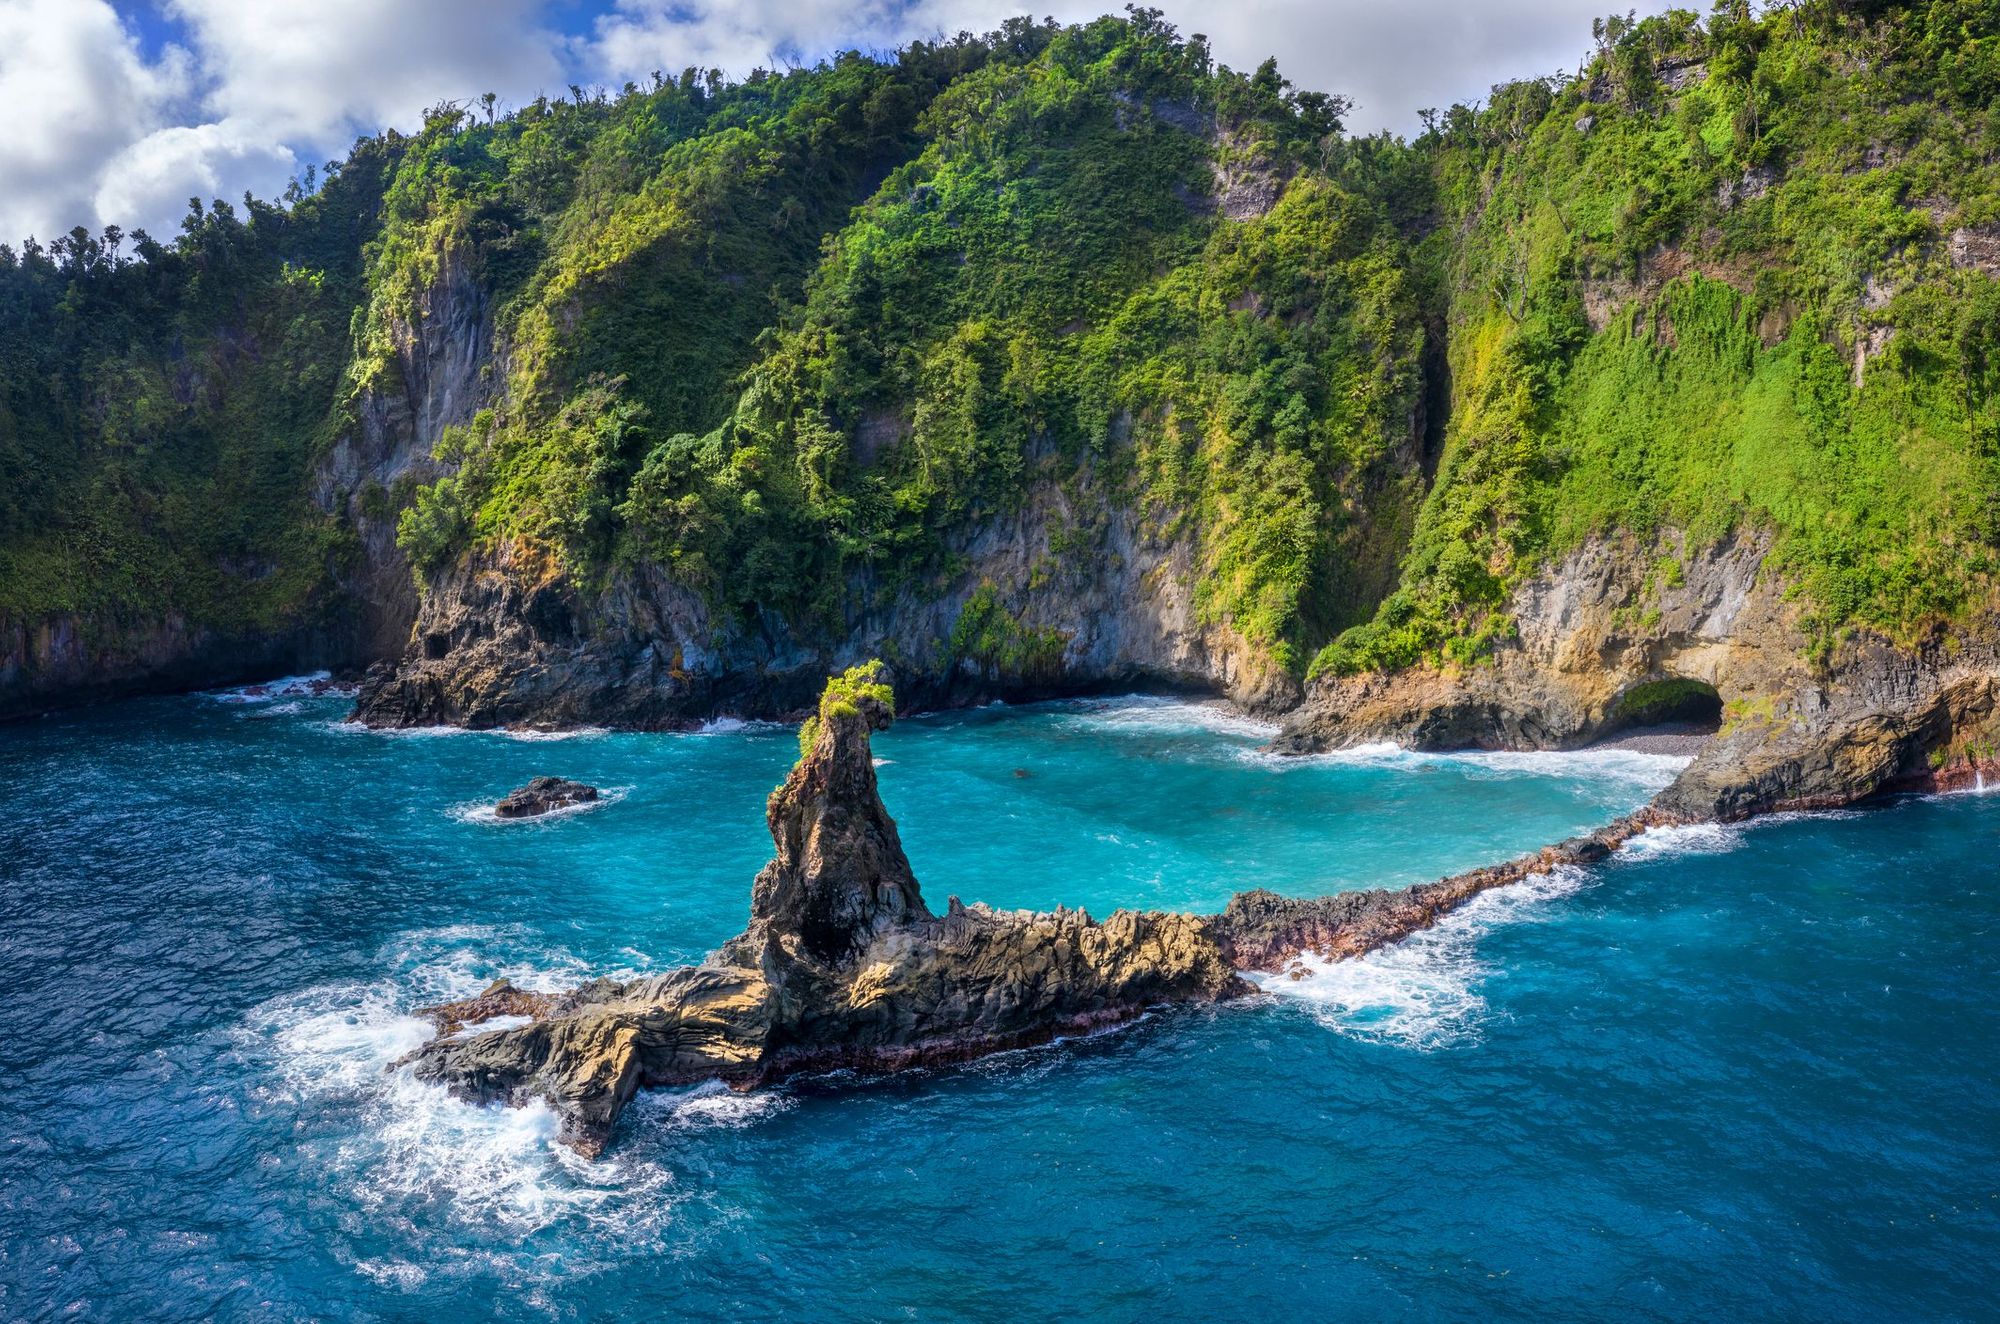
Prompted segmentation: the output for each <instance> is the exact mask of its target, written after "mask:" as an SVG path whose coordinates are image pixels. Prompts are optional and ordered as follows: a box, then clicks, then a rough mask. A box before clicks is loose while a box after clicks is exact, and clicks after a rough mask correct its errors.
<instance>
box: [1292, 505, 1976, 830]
mask: <svg viewBox="0 0 2000 1324" xmlns="http://www.w3.org/2000/svg"><path fill="white" fill-rule="evenodd" d="M1765 550H1766V549H1765V546H1764V544H1762V543H1761V542H1759V541H1756V540H1753V539H1737V540H1733V541H1726V542H1724V543H1722V544H1719V545H1717V546H1715V547H1711V548H1708V549H1705V550H1699V551H1695V552H1687V551H1685V550H1684V549H1683V548H1681V547H1680V546H1678V545H1672V546H1670V547H1669V548H1667V549H1666V551H1667V554H1668V556H1670V557H1671V558H1672V561H1673V564H1674V566H1675V572H1674V573H1673V574H1671V575H1666V576H1663V575H1662V574H1661V572H1660V568H1659V567H1660V564H1661V560H1662V558H1661V556H1660V551H1661V549H1659V548H1642V547H1639V546H1637V545H1635V544H1632V543H1630V542H1627V543H1624V544H1610V543H1598V544H1593V545H1591V546H1589V547H1586V548H1585V549H1584V550H1582V551H1580V552H1578V553H1576V554H1575V555H1573V556H1572V557H1570V558H1569V559H1568V560H1567V561H1566V562H1564V563H1563V564H1561V565H1559V566H1556V567H1554V568H1553V569H1551V570H1550V571H1549V572H1547V573H1546V574H1544V575H1543V576H1541V577H1539V578H1537V579H1536V580H1534V581H1532V582H1530V583H1528V584H1527V585H1525V586H1524V587H1523V588H1522V589H1521V590H1520V591H1519V593H1517V595H1516V597H1515V600H1514V602H1513V603H1512V604H1511V607H1512V611H1513V614H1514V617H1515V619H1516V621H1517V623H1518V626H1519V634H1518V638H1516V639H1514V640H1512V641H1509V642H1507V643H1504V644H1502V645H1501V646H1500V647H1499V648H1497V649H1496V651H1495V656H1494V658H1493V661H1492V662H1491V664H1490V665H1480V666H1476V667H1471V668H1467V669H1463V670H1437V669H1432V668H1413V669H1411V670H1408V671H1405V672H1401V673H1398V674H1395V675H1390V676H1379V675H1370V676H1351V677H1338V678H1325V679H1322V680H1320V681H1316V682H1315V683H1314V684H1313V685H1312V686H1311V687H1310V689H1309V692H1308V694H1307V697H1306V700H1305V702H1304V703H1303V704H1302V705H1301V706H1300V708H1299V709H1298V710H1297V711H1295V712H1294V713H1292V714H1290V715H1289V716H1288V717H1287V719H1286V722H1285V730H1284V733H1283V735H1282V736H1281V737H1280V738H1279V746H1280V748H1283V749H1286V750H1289V751H1293V752H1308V751H1312V750H1317V749H1328V748H1334V747H1338V746H1340V745H1345V744H1353V743H1358V742H1361V741H1366V740H1380V739H1393V740H1396V741H1399V742H1401V743H1403V744H1407V745H1411V746H1414V747H1418V748H1431V749H1441V748H1462V747H1467V746H1470V747H1476V748H1511V749H1569V748H1575V747H1577V746H1579V745H1583V744H1587V743H1589V742H1591V741H1593V740H1596V739H1599V738H1601V737H1603V736H1605V735H1608V734H1611V733H1613V732H1615V731H1617V730H1618V729H1619V728H1620V725H1621V722H1622V721H1623V714H1621V711H1620V704H1621V702H1622V700H1623V699H1624V698H1625V697H1626V696H1627V695H1629V694H1632V693H1633V692H1635V691H1636V690H1638V688H1639V687H1640V686H1644V685H1649V684H1652V683H1655V682H1659V681H1663V680H1673V679H1679V680H1688V681H1695V682H1699V683H1701V684H1704V685H1708V686H1711V687H1713V689H1714V690H1715V691H1716V693H1717V695H1718V696H1719V698H1720V700H1721V702H1722V704H1723V715H1724V720H1723V726H1722V730H1721V731H1720V732H1719V733H1718V734H1717V736H1716V737H1715V738H1714V739H1713V740H1711V741H1710V742H1709V743H1708V744H1707V745H1706V746H1704V748H1703V749H1702V751H1701V753H1700V754H1699V755H1698V756H1697V757H1696V759H1695V761H1694V763H1692V764H1691V765H1690V766H1689V767H1688V768H1687V769H1686V771H1685V772H1683V773H1682V775H1681V776H1680V778H1679V779H1678V780H1677V781H1676V782H1675V783H1674V784H1673V786H1671V787H1669V788H1668V789H1667V790H1666V791H1665V792H1664V793H1662V795H1661V796H1660V797H1659V798H1658V799H1657V800H1656V801H1655V804H1656V806H1657V808H1658V809H1659V810H1660V811H1661V812H1663V813H1667V814H1671V815H1674V816H1676V817H1680V818H1687V819H1708V818H1723V819H1729V818H1742V817H1747V816H1749V815H1751V814H1756V813H1763V812H1767V811H1770V810H1776V809H1797V808H1823V807H1830V806H1834V805H1841V804H1849V803H1852V802H1853V801H1856V800H1859V799H1863V798H1865V797H1867V796H1869V795H1872V794H1875V793H1877V792H1880V791H1883V790H1889V789H1897V788H1901V787H1910V786H1923V785H1930V784H1934V783H1935V780H1936V778H1937V777H1938V776H1940V775H1943V776H1944V777H1946V778H1947V779H1948V778H1949V777H1951V776H1954V775H1957V774H1955V773H1954V772H1953V769H1955V768H1960V767H1971V768H1973V769H1974V774H1975V775H1976V773H1977V769H1976V766H1975V765H1976V762H1977V759H1978V758H1980V757H1982V756H1984V755H1983V754H1982V751H1985V750H1989V749H1991V748H1992V747H1993V742H1994V739H1995V737H1996V735H2000V721H1996V715H1995V711H1996V697H1995V696H1996V693H2000V689H1996V687H2000V656H1996V653H1995V650H1994V648H1993V647H1992V646H1991V645H1990V644H1983V643H1980V642H1979V641H1980V640H1992V639H1995V638H2000V629H1996V628H1995V627H1994V623H1992V622H1984V623H1981V624H1980V625H1978V626H1977V627H1976V628H1975V629H1974V630H1973V631H1971V632H1970V634H1969V636H1968V637H1967V638H1946V637H1943V636H1940V637H1938V638H1936V639H1934V640H1932V641H1930V642H1928V643H1926V644H1924V645H1922V646H1921V647H1917V648H1900V647H1896V646H1894V645H1892V644H1890V643H1889V642H1888V641H1886V640H1883V639H1880V638H1878V637H1875V636H1871V635H1865V634H1864V635H1860V636H1857V637H1855V638H1853V639H1850V640H1848V641H1846V642H1844V643H1843V644H1841V645H1840V646H1839V647H1838V648H1837V649H1836V650H1835V652H1834V654H1833V656H1832V657H1831V658H1830V659H1829V660H1827V661H1826V662H1825V663H1824V665H1823V666H1821V667H1816V666H1815V665H1814V664H1813V663H1812V662H1811V661H1810V659H1809V651H1810V650H1809V648H1808V639H1807V636H1806V633H1805V631H1804V629H1803V627H1802V624H1801V620H1800V607H1799V604H1798V603H1796V602H1795V601H1792V600H1791V599H1789V598H1788V597H1787V595H1786V593H1785V591H1784V585H1783V584H1782V583H1781V582H1780V581H1779V580H1778V579H1777V577H1776V576H1775V575H1770V574H1767V573H1765V570H1764V565H1763V562H1764V553H1765Z"/></svg>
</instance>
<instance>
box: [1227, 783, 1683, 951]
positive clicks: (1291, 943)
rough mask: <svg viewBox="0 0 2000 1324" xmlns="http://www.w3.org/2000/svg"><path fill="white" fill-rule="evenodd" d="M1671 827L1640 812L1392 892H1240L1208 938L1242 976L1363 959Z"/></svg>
mask: <svg viewBox="0 0 2000 1324" xmlns="http://www.w3.org/2000/svg"><path fill="white" fill-rule="evenodd" d="M1674 821H1675V820H1674V819H1673V817H1672V816H1671V815H1668V814H1664V813H1661V812H1659V811H1657V810H1642V811H1640V812H1639V813H1637V814H1630V815H1627V816H1626V817H1624V818H1621V819H1618V820H1617V821H1615V822H1613V823H1611V824H1609V825H1607V826H1605V827H1603V828H1600V829H1598V830H1597V831H1596V832H1593V833H1591V834H1590V835H1588V836H1583V837H1572V838H1570V839H1569V840H1568V841H1562V842H1558V843H1556V844H1555V845H1553V846H1545V847H1543V848H1542V849H1541V850H1539V851H1535V852H1533V853H1532V854H1528V855H1522V856H1519V857H1517V858H1515V859H1512V860H1509V861H1507V862H1506V863H1505V864H1496V865H1492V866H1490V867H1488V868H1484V869H1473V870H1470V871H1469V872H1466V873H1462V874H1455V875H1453V876H1452V877H1450V878H1441V879H1439V880H1438V881H1437V882H1434V883H1418V884H1417V885H1416V886H1414V887H1406V888H1402V889H1400V890H1397V891H1388V890H1385V889H1379V888H1378V889H1375V890H1372V891H1365V892H1338V893H1335V894H1334V895H1332V896H1321V897H1287V896H1280V895H1278V894H1277V893H1276V892H1269V891H1264V890H1262V889H1259V890H1257V891H1254V892H1238V893H1237V894H1236V895H1235V896H1233V897H1231V898H1230V900H1229V906H1228V908H1227V909H1226V910H1224V911H1223V912H1222V914H1220V915H1218V916H1216V917H1215V919H1214V920H1212V921H1211V922H1210V925H1209V931H1210V933H1211V934H1212V935H1213V936H1214V938H1215V940H1216V942H1217V944H1218V945H1219V946H1220V947H1221V949H1222V953H1223V957H1224V959H1226V960H1227V961H1229V963H1230V964H1231V965H1233V966H1235V967H1236V968H1238V969H1242V970H1279V969H1282V968H1284V966H1285V965H1286V964H1287V963H1289V962H1291V961H1294V960H1296V959H1298V958H1299V957H1301V956H1304V955H1306V954H1307V953H1311V954H1314V955H1317V956H1321V957H1324V958H1326V959H1328V960H1344V959H1348V958H1352V957H1356V956H1361V955H1363V954H1364V953H1367V952H1370V951H1373V950H1374V949H1375V948H1377V947H1382V946H1385V945H1387V944H1389V943H1392V942H1396V941H1398V940H1400V939H1402V938H1406V937H1408V936H1409V935H1410V934H1412V933H1415V932H1418V931H1419V930H1422V929H1427V928H1429V927H1430V926H1431V925H1433V924H1435V923H1437V921H1438V920H1440V919H1442V918H1443V917H1444V916H1446V915H1448V914H1450V913H1451V912H1452V911H1454V910H1456V909H1458V908H1459V907H1460V906H1462V905H1464V904H1465V903H1466V902H1467V901H1470V900H1472V898H1474V897H1476V896H1478V895H1479V894H1480V893H1482V892H1490V891H1492V890H1493V889H1494V888H1496V887H1506V886H1508V885H1510V884H1513V883H1519V882H1523V881H1525V880H1526V879H1529V878H1532V877H1535V876H1537V875H1541V874H1547V873H1552V872H1554V871H1555V870H1557V869H1562V868H1580V867H1583V866H1585V865H1591V864H1595V863H1597V862H1598V861H1600V860H1603V859H1605V858H1606V857H1608V856H1609V855H1610V854H1611V852H1613V851H1615V850H1617V849H1618V848H1619V847H1621V846H1623V845H1624V844H1625V843H1626V842H1628V841H1630V840H1631V839H1632V838H1633V837H1636V836H1637V835H1639V833H1641V832H1643V831H1645V830H1646V829H1647V828H1648V827H1653V826H1659V825H1664V824H1668V823H1672V822H1674Z"/></svg>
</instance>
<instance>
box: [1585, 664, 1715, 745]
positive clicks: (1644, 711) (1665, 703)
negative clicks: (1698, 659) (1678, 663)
mask: <svg viewBox="0 0 2000 1324" xmlns="http://www.w3.org/2000/svg"><path fill="white" fill-rule="evenodd" d="M1611 723H1612V726H1613V728H1614V729H1616V730H1620V731H1625V730H1631V729H1632V728H1634V727H1650V726H1673V727H1680V728H1683V729H1686V730H1689V731H1702V732H1709V733H1712V732H1714V731H1716V730H1718V729H1719V728H1720V727H1721V726H1722V696H1721V695H1720V694H1717V693H1716V691H1715V686H1713V685H1710V684H1708V683H1707V682H1706V681H1699V680H1690V679H1687V678H1686V677H1683V676H1669V677H1666V678H1665V679H1662V680H1649V681H1646V682H1645V683H1643V684H1639V685H1634V686H1633V687H1632V688H1631V689H1629V690H1627V691H1625V693H1624V694H1623V695H1622V696H1621V697H1620V698H1619V700H1618V706H1617V708H1616V709H1614V710H1613V712H1612V718H1611Z"/></svg>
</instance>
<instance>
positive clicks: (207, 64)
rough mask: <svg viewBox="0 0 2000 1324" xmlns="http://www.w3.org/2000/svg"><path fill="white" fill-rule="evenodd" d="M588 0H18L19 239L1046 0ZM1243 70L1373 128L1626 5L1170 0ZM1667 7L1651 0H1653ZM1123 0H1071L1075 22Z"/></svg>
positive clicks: (6, 169) (2, 11)
mask: <svg viewBox="0 0 2000 1324" xmlns="http://www.w3.org/2000/svg"><path fill="white" fill-rule="evenodd" d="M582 2H584V0H416V2H414V3H412V2H411V0H166V9H165V12H166V13H167V14H169V15H170V16H171V17H172V18H173V19H175V20H176V21H177V22H178V23H179V25H180V28H181V31H182V33H183V42H184V47H185V48H183V47H182V46H169V47H167V48H166V50H165V51H163V52H162V53H161V54H160V55H159V56H158V57H157V58H154V59H150V60H149V59H148V58H146V56H145V55H144V54H143V53H142V52H141V51H140V49H139V47H138V45H137V44H136V43H135V41H134V39H133V37H132V36H131V34H130V33H128V32H127V31H126V30H125V29H124V28H123V27H122V26H121V24H120V22H119V19H118V16H117V14H116V12H115V11H114V10H113V8H112V5H111V4H110V3H109V0H0V106H5V107H6V108H7V115H8V132H7V133H6V134H5V135H4V136H0V238H13V237H19V236H24V235H27V234H29V233H34V234H37V235H40V236H41V237H43V238H45V239H46V238H48V237H50V236H52V235H55V234H59V233H62V232H64V231H67V230H68V229H69V228H70V227H72V226H75V225H79V224H81V225H87V226H90V227H91V228H93V229H96V228H99V227H102V226H103V225H106V224H112V223H115V224H118V225H121V226H124V227H125V228H126V229H128V230H129V229H132V228H134V227H138V226H144V227H146V228H148V229H151V230H152V231H153V232H154V233H155V234H156V235H159V236H160V237H162V238H165V237H167V236H169V235H171V234H172V233H173V232H174V230H175V228H176V226H177V225H178V223H179V219H180V217H181V215H182V214H183V213H184V212H185V209H186V206H187V199H188V198H189V197H190V196H196V195H199V196H202V197H223V198H232V199H233V198H236V197H239V196H241V194H242V193H243V192H244V191H245V190H246V189H248V190H251V191H254V192H256V193H258V194H259V195H260V196H269V195H271V194H275V193H276V192H278V191H280V190H281V189H282V188H283V187H284V184H285V181H286V180H287V179H288V178H289V177H290V176H291V175H292V174H293V173H295V172H296V171H297V170H298V169H300V168H301V167H302V166H303V164H304V163H305V162H307V161H319V160H323V159H326V158H329V157H333V156H337V155H340V154H342V153H344V152H345V151H346V149H347V147H348V146H349V145H350V144H351V143H352V141H353V140H354V138H356V137H357V136H360V135H364V134H372V133H375V132H377V131H379V130H381V129H383V128H386V127H391V126H393V127H396V128H401V129H405V130H408V129H413V128H415V127H416V125H417V124H418V123H419V121H420V119H421V116H422V113H423V111H424V109H425V108H426V107H428V106H431V105H435V104H436V103H438V102H439V101H442V100H469V99H471V98H472V97H475V96H477V95H478V94H479V93H481V92H487V91H491V92H495V93H497V94H499V95H500V97H501V98H502V101H503V102H504V103H512V104H518V103H520V102H522V101H525V100H528V99H530V98H532V97H533V96H535V95H536V94H537V93H538V92H544V91H548V92H555V91H559V90H560V89H562V88H563V87H564V86H566V85H567V84H568V83H570V82H572V81H575V82H579V83H584V84H596V83H602V84H605V85H608V86H612V87H616V86H618V85H619V84H621V83H623V82H625V81H626V80H628V79H633V80H643V79H644V78H645V77H647V76H648V75H649V74H650V73H651V72H652V71H654V70H656V69H657V70H661V71H663V72H666V73H669V74H672V73H674V72H677V71H678V70H680V69H681V68H683V67H685V66H687V65H691V64H692V65H698V66H703V67H709V66H714V67H719V68H722V69H724V70H726V71H727V72H729V73H731V74H734V75H738V76H741V75H743V74H746V73H748V72H749V71H750V70H751V69H752V68H755V67H756V66H758V65H765V66H774V65H782V64H784V63H787V62H790V61H807V62H810V61H812V60H816V59H818V58H820V57H822V56H825V55H828V54H831V53H833V52H834V51H837V50H840V49H843V48H847V47H853V46H858V47H861V48H863V49H870V50H886V49H891V48H893V47H896V46H899V45H902V44H905V43H907V42H909V41H912V40H916V39H919V38H927V37H933V36H940V35H942V36H949V35H951V34H953V33H956V32H958V31H961V30H970V31H975V32H977V31H986V30H989V29H991V28H993V27H995V26H997V25H998V24H999V23H1000V21H1001V20H1003V19H1005V18H1008V17H1011V16H1013V15H1014V14H1016V13H1020V12H1023V11H1022V10H1020V9H1019V8H1017V3H1018V0H1015V3H1009V2H1008V0H855V3H852V4H833V3H818V2H815V0H613V3H611V4H610V5H609V7H608V8H607V11H606V12H605V13H604V15H603V16H602V17H600V18H598V19H597V20H596V21H595V22H594V23H592V24H591V25H590V27H589V31H588V33H587V34H586V35H585V36H583V37H580V38H573V39H569V40H565V39H563V38H561V37H559V36H558V35H556V34H555V33H553V32H551V31H548V30H547V29H546V28H545V26H544V18H545V16H546V15H547V14H548V13H550V12H551V10H552V7H553V6H556V5H571V4H577V3H582ZM1159 3H1161V6H1162V7H1163V8H1164V9H1165V10H1166V11H1167V17H1168V19H1169V20H1171V21H1172V22H1174V23H1175V24H1177V25H1178V26H1179V27H1180V29H1181V30H1182V31H1183V32H1189V33H1192V32H1203V33H1206V34H1207V35H1208V36H1209V38H1210V40H1211V44H1212V46H1213V48H1214V50H1215V54H1216V57H1217V58H1218V59H1219V60H1221V61H1222V62H1224V63H1227V64H1230V65H1232V66H1234V67H1236V68H1239V69H1249V68H1254V67H1255V66H1256V65H1257V64H1258V63H1260V62H1261V61H1262V60H1263V59H1264V57H1265V56H1266V55H1268V54H1276V56H1277V57H1278V63H1279V68H1280V69H1281V70H1283V72H1284V73H1285V75H1286V76H1287V77H1289V78H1290V79H1292V81H1293V82H1295V83H1297V84H1299V85H1300V86H1302V87H1310V88H1318V89H1321V90H1325V91H1333V92H1342V93H1345V94H1347V95H1349V96H1352V97H1353V98H1354V99H1355V100H1356V101H1357V103H1358V109H1357V111H1356V113H1355V114H1354V115H1353V116H1352V117H1351V121H1352V127H1354V128H1356V129H1360V130H1374V129H1378V128H1389V129H1393V130H1395V131H1398V132H1409V131H1411V130H1413V129H1414V128H1415V127H1416V112H1417V110H1418V108H1419V107H1423V106H1440V107H1442V106H1445V105H1448V104H1450V103H1451V102H1452V101H1455V100H1474V99H1478V98H1481V97H1484V96H1485V94H1486V90H1487V87H1488V85H1489V84H1491V83H1493V82H1496V81H1499V80H1501V79H1504V78H1511V77H1520V76H1525V75H1529V74H1537V73H1552V72H1554V71H1555V70H1557V69H1559V68H1573V67H1574V66H1575V63H1576V60H1577V57H1578V56H1579V55H1580V54H1581V53H1582V51H1583V49H1584V47H1585V46H1586V45H1587V44H1588V41H1589V24H1590V18H1591V16H1592V15H1593V14H1595V13H1597V12H1598V11H1599V10H1600V9H1602V8H1603V7H1604V0H1401V3H1398V4H1393V5H1392V4H1385V3H1383V2H1382V0H1159ZM1662 7H1663V0H1650V2H1649V3H1647V4H1645V5H1644V6H1643V8H1644V9H1646V10H1648V11H1653V10H1658V9H1660V8H1662ZM1116 8H1117V3H1116V0H1054V2H1053V3H1043V4H1040V5H1037V6H1036V7H1035V8H1034V10H1033V12H1034V13H1035V14H1036V15H1037V16H1041V15H1044V14H1053V15H1054V16H1055V17H1056V18H1058V19H1060V20H1064V21H1074V20H1079V19H1088V18H1091V17H1093V16H1095V15H1097V14H1099V13H1102V12H1106V11H1115V10H1116Z"/></svg>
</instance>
